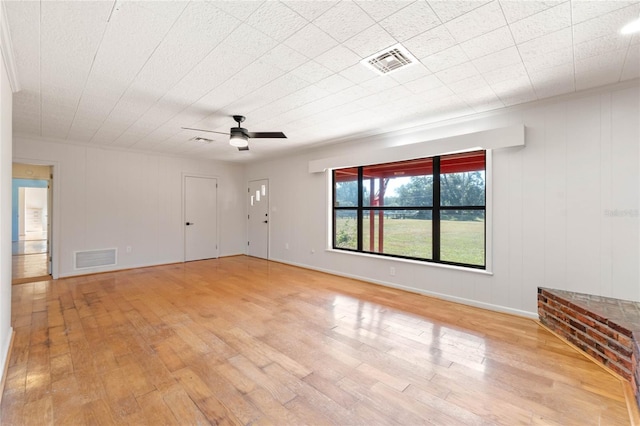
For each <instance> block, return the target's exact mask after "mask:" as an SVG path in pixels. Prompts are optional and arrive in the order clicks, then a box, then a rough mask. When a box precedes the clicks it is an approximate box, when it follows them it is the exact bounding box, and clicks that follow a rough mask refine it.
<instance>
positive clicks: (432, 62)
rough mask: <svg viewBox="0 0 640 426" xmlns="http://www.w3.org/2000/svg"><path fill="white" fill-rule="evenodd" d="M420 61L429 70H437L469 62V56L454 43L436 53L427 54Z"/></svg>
mask: <svg viewBox="0 0 640 426" xmlns="http://www.w3.org/2000/svg"><path fill="white" fill-rule="evenodd" d="M421 61H422V63H423V64H425V65H426V66H427V68H428V69H429V71H431V72H438V71H442V70H445V69H447V68H451V67H453V66H456V65H460V64H462V63H465V62H469V58H468V57H467V54H466V53H464V50H462V48H461V47H460V46H458V45H456V46H453V47H450V48H448V49H445V50H443V51H441V52H438V53H436V54H433V55H430V56H427V57H426V58H423V59H422V60H421Z"/></svg>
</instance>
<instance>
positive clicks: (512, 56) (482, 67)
mask: <svg viewBox="0 0 640 426" xmlns="http://www.w3.org/2000/svg"><path fill="white" fill-rule="evenodd" d="M472 62H473V65H475V67H476V68H477V69H478V71H480V72H481V73H487V72H490V71H493V70H496V69H499V68H504V67H508V66H511V65H517V64H521V63H522V60H521V59H520V52H518V49H517V48H516V47H514V46H512V47H507V48H506V49H503V50H501V51H499V52H496V53H492V54H490V55H486V56H483V57H481V58H478V59H474V60H473V61H472Z"/></svg>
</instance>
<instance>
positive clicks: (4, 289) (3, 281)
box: [0, 55, 13, 375]
mask: <svg viewBox="0 0 640 426" xmlns="http://www.w3.org/2000/svg"><path fill="white" fill-rule="evenodd" d="M3 56H4V55H3ZM4 64H5V62H4V61H2V63H1V64H0V69H1V75H0V369H2V370H0V375H2V374H3V372H4V366H5V363H6V361H7V355H8V351H9V344H10V343H11V335H12V328H11V135H12V130H11V117H12V100H13V93H12V91H11V86H10V84H9V77H8V76H7V70H6V68H5V65H4Z"/></svg>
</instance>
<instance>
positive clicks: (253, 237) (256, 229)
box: [248, 179, 269, 259]
mask: <svg viewBox="0 0 640 426" xmlns="http://www.w3.org/2000/svg"><path fill="white" fill-rule="evenodd" d="M248 253H249V256H254V257H260V258H262V259H268V258H269V181H268V180H266V179H263V180H253V181H251V182H249V248H248Z"/></svg>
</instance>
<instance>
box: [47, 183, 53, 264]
mask: <svg viewBox="0 0 640 426" xmlns="http://www.w3.org/2000/svg"><path fill="white" fill-rule="evenodd" d="M50 176H51V179H50V180H49V184H48V185H47V273H48V274H49V275H51V274H53V250H52V247H53V244H52V242H53V231H52V227H51V225H52V223H53V222H52V221H51V216H52V214H51V213H52V212H53V174H50Z"/></svg>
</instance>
